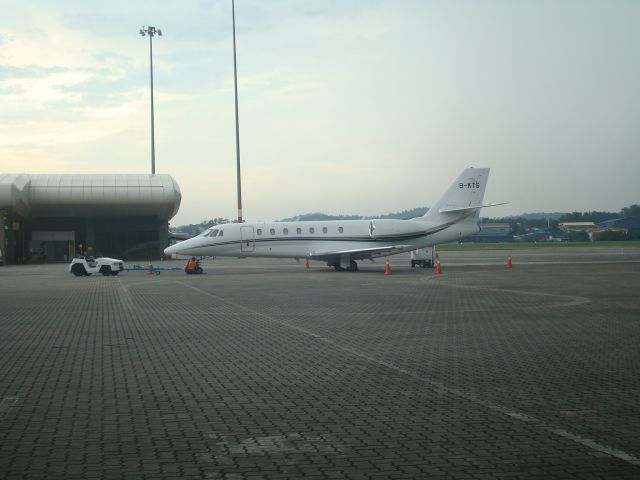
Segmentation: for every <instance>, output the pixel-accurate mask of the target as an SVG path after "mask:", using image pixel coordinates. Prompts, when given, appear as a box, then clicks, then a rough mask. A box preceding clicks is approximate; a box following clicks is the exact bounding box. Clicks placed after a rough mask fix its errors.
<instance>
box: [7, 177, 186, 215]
mask: <svg viewBox="0 0 640 480" xmlns="http://www.w3.org/2000/svg"><path fill="white" fill-rule="evenodd" d="M181 198H182V194H181V193H180V187H179V186H178V183H177V182H176V181H175V180H174V179H173V177H171V176H170V175H30V174H0V208H6V209H10V210H14V211H16V212H17V213H19V214H20V215H22V216H25V215H31V216H44V217H51V216H74V215H96V216H104V215H109V216H114V215H118V216H143V215H144V216H146V215H154V216H157V217H159V218H166V219H167V220H168V219H170V218H172V217H173V216H174V215H175V214H176V213H177V212H178V208H179V207H180V200H181Z"/></svg>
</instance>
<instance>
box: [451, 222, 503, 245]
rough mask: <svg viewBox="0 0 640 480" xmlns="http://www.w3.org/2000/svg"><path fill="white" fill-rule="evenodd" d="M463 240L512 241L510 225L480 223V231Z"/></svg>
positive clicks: (478, 241) (484, 241) (481, 241)
mask: <svg viewBox="0 0 640 480" xmlns="http://www.w3.org/2000/svg"><path fill="white" fill-rule="evenodd" d="M463 241H464V242H474V243H497V242H512V241H513V234H512V231H511V225H509V224H508V223H481V224H480V232H478V233H477V234H475V235H471V236H470V237H467V238H466V239H464V240H463Z"/></svg>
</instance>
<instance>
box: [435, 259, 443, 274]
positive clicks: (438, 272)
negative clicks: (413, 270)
mask: <svg viewBox="0 0 640 480" xmlns="http://www.w3.org/2000/svg"><path fill="white" fill-rule="evenodd" d="M436 274H438V275H440V274H442V265H440V260H436Z"/></svg>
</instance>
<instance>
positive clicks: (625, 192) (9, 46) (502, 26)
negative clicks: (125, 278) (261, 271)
mask: <svg viewBox="0 0 640 480" xmlns="http://www.w3.org/2000/svg"><path fill="white" fill-rule="evenodd" d="M0 12H2V14H1V15H0V173H13V172H24V173H150V168H151V167H150V163H151V162H150V124H149V41H148V38H146V37H145V38H142V37H141V36H140V35H139V33H138V30H139V29H140V27H141V26H142V25H154V26H156V27H159V28H161V29H162V32H163V36H162V37H160V38H158V37H156V38H155V39H154V43H153V47H154V86H155V90H154V92H155V120H156V123H155V126H156V172H157V173H168V174H171V175H172V176H173V177H174V178H175V179H176V180H177V181H178V183H179V185H180V187H181V190H182V206H181V208H180V212H179V213H178V215H177V216H176V217H175V218H174V219H173V220H172V222H171V223H172V224H173V225H179V224H183V223H195V222H199V221H201V220H203V219H209V218H212V217H217V216H224V217H229V218H233V217H235V215H236V208H235V207H236V177H235V175H236V171H235V161H236V160H235V136H234V135H235V133H234V107H233V56H232V39H231V1H230V0H182V1H180V2H176V1H165V0H154V1H137V0H133V1H132V0H127V1H123V0H110V1H109V2H102V1H101V2H98V1H93V0H84V1H81V0H58V1H56V2H50V1H44V0H42V1H38V0H36V1H29V0H23V1H10V0H0ZM639 25H640V2H639V1H637V0H629V1H625V0H601V1H589V0H575V1H574V0H549V1H545V0H536V1H516V0H504V1H490V0H487V1H478V0H470V1H444V0H442V1H427V0H322V1H318V0H237V1H236V27H237V44H238V71H239V90H240V91H239V96H240V134H241V154H242V167H243V170H242V175H243V203H244V216H245V218H246V219H247V220H248V221H258V220H273V219H277V218H284V217H289V216H292V215H296V214H301V213H306V212H311V211H322V212H325V213H357V214H362V215H376V214H381V213H387V212H391V211H398V210H404V209H408V208H413V207H416V206H430V205H432V204H433V203H435V202H436V200H437V199H438V198H439V197H440V195H441V194H442V193H443V191H444V190H445V189H446V188H447V187H448V185H449V184H450V183H451V182H452V181H453V180H454V179H455V178H456V176H457V175H458V173H459V172H460V171H461V170H462V169H463V168H465V167H467V166H477V167H490V168H491V169H492V171H491V176H490V179H489V185H488V188H487V193H486V196H485V200H486V201H490V202H500V201H509V202H511V204H510V205H507V206H503V207H495V208H493V209H491V210H485V211H484V212H483V215H486V216H502V215H508V214H515V213H521V212H535V211H573V210H578V211H584V210H592V209H603V210H614V211H615V210H619V209H620V208H622V207H624V206H628V205H630V204H632V203H638V202H640V28H639Z"/></svg>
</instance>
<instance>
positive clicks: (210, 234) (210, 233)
mask: <svg viewBox="0 0 640 480" xmlns="http://www.w3.org/2000/svg"><path fill="white" fill-rule="evenodd" d="M216 235H218V229H217V228H214V229H213V230H208V231H207V232H206V233H205V235H204V236H205V237H215V236H216Z"/></svg>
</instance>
